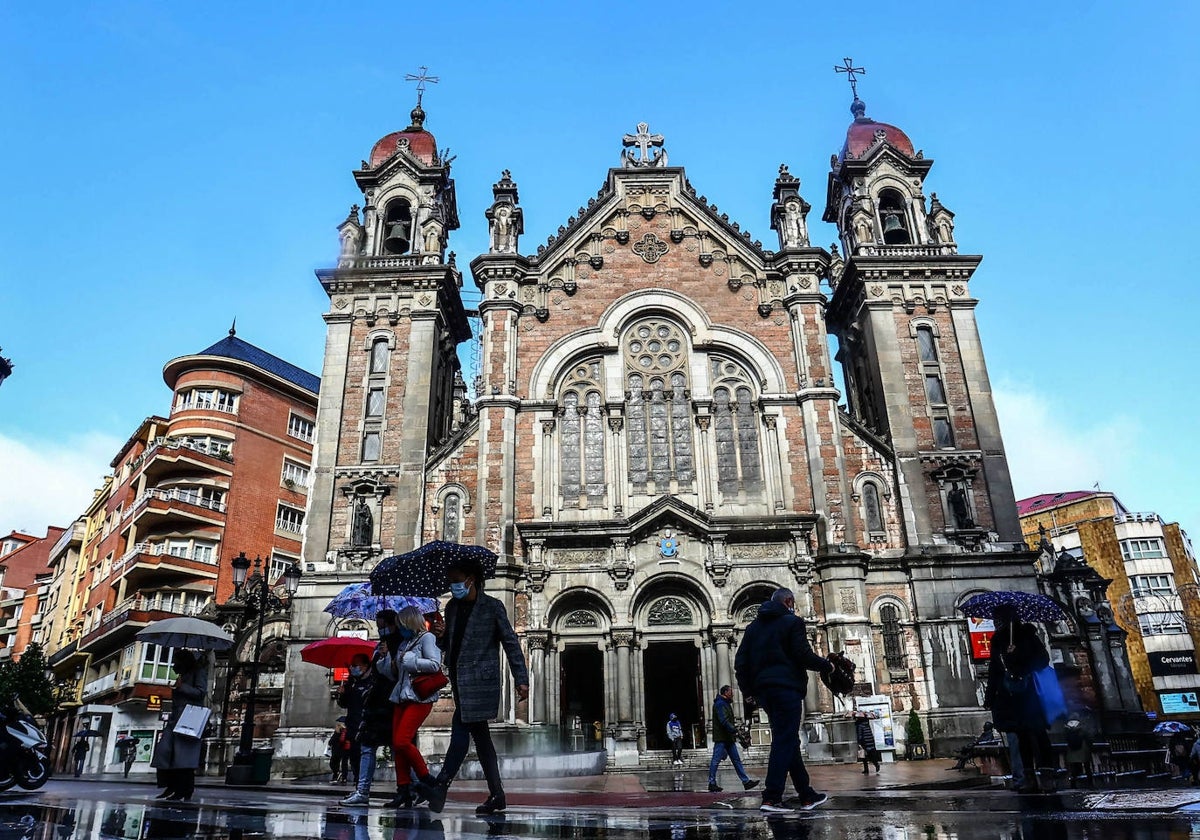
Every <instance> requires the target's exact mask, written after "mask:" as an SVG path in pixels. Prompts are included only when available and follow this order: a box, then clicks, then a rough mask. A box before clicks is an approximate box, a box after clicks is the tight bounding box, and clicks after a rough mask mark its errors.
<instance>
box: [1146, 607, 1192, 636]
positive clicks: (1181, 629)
mask: <svg viewBox="0 0 1200 840" xmlns="http://www.w3.org/2000/svg"><path fill="white" fill-rule="evenodd" d="M1138 626H1139V628H1140V629H1141V631H1142V635H1143V636H1181V635H1183V634H1184V633H1186V632H1187V623H1186V622H1185V621H1184V620H1183V614H1182V613H1177V612H1155V613H1143V614H1142V615H1139V616H1138Z"/></svg>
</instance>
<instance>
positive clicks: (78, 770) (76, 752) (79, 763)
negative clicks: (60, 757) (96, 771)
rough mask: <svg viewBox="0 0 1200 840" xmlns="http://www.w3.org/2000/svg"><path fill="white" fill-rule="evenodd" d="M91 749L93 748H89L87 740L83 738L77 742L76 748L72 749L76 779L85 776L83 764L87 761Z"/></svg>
mask: <svg viewBox="0 0 1200 840" xmlns="http://www.w3.org/2000/svg"><path fill="white" fill-rule="evenodd" d="M89 749H91V748H90V747H89V746H88V742H87V738H84V737H83V736H80V738H79V740H78V741H76V742H75V746H74V747H73V748H72V749H71V755H73V756H74V757H75V778H76V779H78V778H79V777H80V776H82V775H83V763H84V761H86V760H87V754H88V750H89Z"/></svg>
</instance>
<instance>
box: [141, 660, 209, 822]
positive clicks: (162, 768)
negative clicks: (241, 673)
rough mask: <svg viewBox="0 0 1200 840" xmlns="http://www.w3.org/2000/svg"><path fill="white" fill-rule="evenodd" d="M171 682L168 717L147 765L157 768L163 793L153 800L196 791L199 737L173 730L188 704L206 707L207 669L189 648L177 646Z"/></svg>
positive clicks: (185, 796)
mask: <svg viewBox="0 0 1200 840" xmlns="http://www.w3.org/2000/svg"><path fill="white" fill-rule="evenodd" d="M171 668H172V669H173V670H174V671H175V674H176V678H175V685H174V686H173V687H172V689H171V716H170V718H169V719H168V720H167V723H166V726H164V727H163V731H162V734H161V735H160V736H159V739H158V744H157V745H155V748H154V757H153V760H152V761H151V762H150V764H151V766H152V767H154V768H155V769H156V770H157V771H158V786H159V787H161V788H163V792H162V793H160V794H159V795H158V796H156V797H155V798H156V799H169V800H171V801H174V802H186V801H187V800H189V799H191V798H192V794H193V793H194V792H195V790H196V768H197V767H199V766H200V739H199V738H189V737H187V736H186V735H180V734H179V733H177V732H176V731H175V725H176V724H177V723H179V719H180V718H181V717H182V716H183V710H184V709H185V708H187V707H188V706H189V705H193V706H206V705H208V704H207V702H205V701H206V700H207V698H208V672H207V671H206V670H205V668H204V663H203V662H201V661H200V660H199V659H198V658H197V657H196V655H195V654H194V653H192V652H191V651H190V650H183V649H177V650H176V651H175V653H174V656H173V657H172V662H171Z"/></svg>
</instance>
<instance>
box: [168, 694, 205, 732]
mask: <svg viewBox="0 0 1200 840" xmlns="http://www.w3.org/2000/svg"><path fill="white" fill-rule="evenodd" d="M211 714H212V709H210V708H208V707H207V706H195V705H193V704H191V703H189V704H187V705H186V706H184V707H183V714H181V715H180V716H179V720H177V721H175V728H174V730H173V731H174V732H175V734H176V735H182V736H184V737H185V738H201V737H203V735H204V727H206V726H208V718H209V716H210V715H211Z"/></svg>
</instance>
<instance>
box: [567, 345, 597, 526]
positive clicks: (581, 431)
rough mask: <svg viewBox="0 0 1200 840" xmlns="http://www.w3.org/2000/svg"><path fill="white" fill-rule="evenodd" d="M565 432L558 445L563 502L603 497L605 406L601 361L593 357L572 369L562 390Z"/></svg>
mask: <svg viewBox="0 0 1200 840" xmlns="http://www.w3.org/2000/svg"><path fill="white" fill-rule="evenodd" d="M561 399H562V402H561V408H560V414H561V417H562V423H561V426H562V431H561V437H560V445H559V457H560V473H559V480H560V482H561V487H562V495H563V499H564V501H566V502H568V503H570V502H573V501H575V500H577V499H578V498H579V497H580V496H587V497H588V498H589V499H599V498H603V497H604V494H605V490H606V489H607V481H606V479H605V473H604V409H603V400H602V398H601V396H600V360H599V359H592V360H589V361H585V362H582V363H580V364H578V365H575V367H573V368H572V370H571V373H570V375H569V376H568V378H567V381H566V384H565V385H564V388H563V392H562V398H561Z"/></svg>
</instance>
